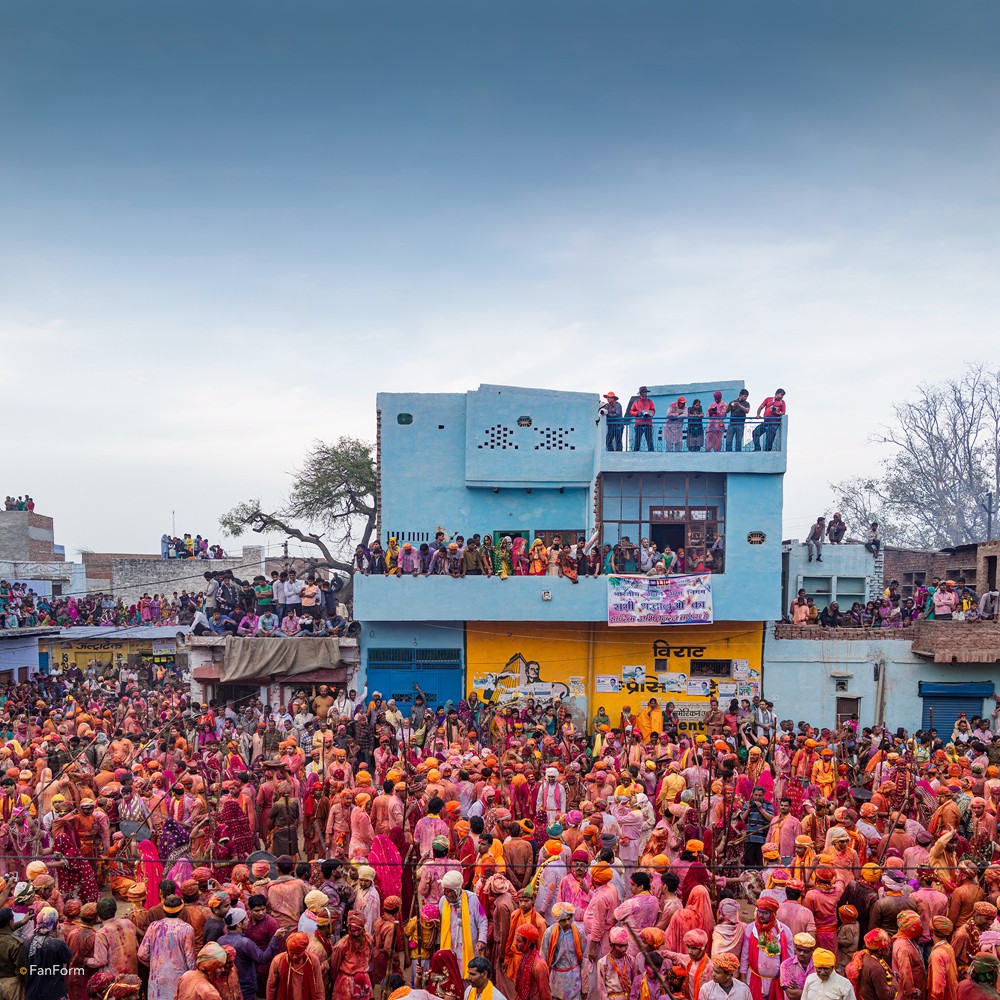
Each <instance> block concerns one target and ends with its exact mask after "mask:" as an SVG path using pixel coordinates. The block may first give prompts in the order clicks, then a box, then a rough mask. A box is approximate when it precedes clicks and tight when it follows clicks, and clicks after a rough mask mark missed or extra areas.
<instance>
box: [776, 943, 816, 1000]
mask: <svg viewBox="0 0 1000 1000" xmlns="http://www.w3.org/2000/svg"><path fill="white" fill-rule="evenodd" d="M792 944H793V945H794V946H795V954H794V955H792V957H791V958H788V959H785V961H784V962H782V963H781V972H780V974H779V978H780V981H781V988H782V990H784V992H785V1000H801V997H802V989H803V987H804V986H805V982H806V980H807V979H808V978H809V977H810V976H811V975H812V974H813V972H815V971H816V970H815V969H814V968H813V964H812V954H813V952H814V951H815V950H816V938H814V937H813V936H812V934H806V933H799V934H796V935H795V936H794V937H793V938H792Z"/></svg>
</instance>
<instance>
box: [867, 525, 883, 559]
mask: <svg viewBox="0 0 1000 1000" xmlns="http://www.w3.org/2000/svg"><path fill="white" fill-rule="evenodd" d="M865 548H866V549H867V550H868V551H869V552H870V553H871V554H872V555H873V556H874V557H875V558H876V559H878V553H879V549H880V548H882V542H881V541H880V540H879V537H878V521H872V523H871V527H870V528H869V529H868V541H867V542H865Z"/></svg>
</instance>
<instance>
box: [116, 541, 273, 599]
mask: <svg viewBox="0 0 1000 1000" xmlns="http://www.w3.org/2000/svg"><path fill="white" fill-rule="evenodd" d="M227 569H231V570H232V571H233V573H234V574H235V575H236V577H237V579H244V580H247V579H252V578H253V577H254V576H256V575H257V574H258V573H263V572H264V547H263V546H261V545H247V546H245V547H244V548H243V551H242V554H241V555H240V556H239V557H235V558H231V559H130V558H122V559H118V558H115V559H112V560H111V592H112V593H113V594H114V595H115V597H120V598H121V599H122V600H123V601H125V603H126V604H129V603H131V602H133V601H137V600H139V598H140V597H142V595H143V594H144V593H148V594H150V595H152V594H157V593H158V594H164V593H165V594H173V593H174V591H177V593H180V592H181V591H182V590H188V591H194V592H196V593H197V592H200V591H202V590H204V589H205V573H207V572H209V571H212V572H218V571H219V570H227Z"/></svg>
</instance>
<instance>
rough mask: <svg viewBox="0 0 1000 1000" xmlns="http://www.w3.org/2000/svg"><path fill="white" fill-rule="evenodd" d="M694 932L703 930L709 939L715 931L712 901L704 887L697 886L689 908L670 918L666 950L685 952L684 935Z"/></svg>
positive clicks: (692, 891) (689, 901)
mask: <svg viewBox="0 0 1000 1000" xmlns="http://www.w3.org/2000/svg"><path fill="white" fill-rule="evenodd" d="M693 930H703V931H704V932H705V933H706V934H707V935H708V937H709V939H711V937H712V931H713V930H715V918H714V917H713V916H712V899H711V897H710V896H709V894H708V890H707V889H706V888H705V887H704V886H703V885H696V886H695V887H694V888H693V889H692V890H691V894H690V895H689V896H688V901H687V906H685V907H684V908H683V909H682V910H678V911H677V912H676V913H675V914H674V915H673V916H672V917H671V918H670V926H669V927H668V928H667V937H666V941H665V942H664V948H665V949H666V950H667V951H676V952H683V951H684V935H685V934H687V932H688V931H693Z"/></svg>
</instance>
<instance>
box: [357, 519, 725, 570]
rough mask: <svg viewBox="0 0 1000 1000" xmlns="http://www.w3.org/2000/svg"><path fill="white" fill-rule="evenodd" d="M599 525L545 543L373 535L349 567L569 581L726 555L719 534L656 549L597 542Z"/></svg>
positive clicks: (716, 565)
mask: <svg viewBox="0 0 1000 1000" xmlns="http://www.w3.org/2000/svg"><path fill="white" fill-rule="evenodd" d="M600 534H601V532H600V529H598V530H597V531H595V532H594V534H593V535H592V536H591V537H590V538H589V539H588V538H586V537H585V536H584V535H577V536H576V539H575V541H574V540H573V539H572V538H565V539H564V538H563V537H562V535H560V534H553V535H552V536H551V539H550V541H549V543H548V544H546V542H545V540H544V539H543V538H541V537H539V536H537V535H536V537H535V540H534V541H533V542H532V543H531V544H530V545H529V544H528V539H527V537H526V533H521V534H514V535H503V536H502V537H500V538H499V539H498V540H494V537H493V535H492V534H491V533H490V532H486V533H485V534H483V535H479V534H478V533H477V534H474V535H472V536H470V537H469V538H468V539H466V537H465V536H464V535H456V536H455V538H454V539H451V538H450V537H449V536H448V534H447V532H445V531H443V530H441V529H440V528H439V529H438V530H437V531H436V532H435V535H434V541H433V542H421V543H420V544H419V545H416V546H415V545H414V544H413V543H412V542H403V544H402V545H400V544H399V541H398V539H397V538H396V537H395V536H392V537H390V538H389V540H388V543H387V545H386V548H385V549H384V550H383V548H382V545H381V543H380V542H379V541H378V540H377V539H376V540H375V541H374V542H372V543H371V545H370V546H365V545H359V546H358V547H357V548H356V549H355V550H354V561H353V566H352V568H353V571H354V572H355V573H361V574H362V575H364V576H451V577H456V578H460V577H466V576H496V577H499V578H500V579H501V580H506V579H507V578H508V577H510V576H561V577H566V578H568V579H569V580H570V581H571V582H572V583H576V582H578V580H579V579H580V577H581V576H601V575H610V574H618V573H621V574H633V575H645V576H673V575H678V574H681V573H711V572H716V573H718V572H721V571H722V567H723V562H724V558H725V547H724V539H723V536H722V535H719V536H717V537H716V538H715V539H713V541H712V543H711V545H709V546H708V547H707V549H706V548H705V547H698V548H697V549H692V550H691V551H690V552H688V551H686V550H685V549H684V548H683V547H678V548H677V549H676V550H674V549H671V548H670V547H669V546H666V547H664V549H663V550H662V551H660V550H659V549H658V548H657V546H656V543H655V542H652V543H651V542H650V541H649V539H648V538H643V539H641V540H640V542H639V544H638V545H636V544H635V543H633V542H632V541H631V540H630V539H629V538H628V536H627V535H626V536H623V537H622V538H621V539H620V540H619V541H618V543H617V544H615V545H603V546H602V545H600V544H598V541H597V539H598V538H599V537H600Z"/></svg>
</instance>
